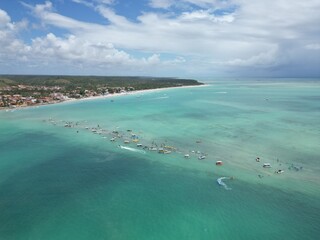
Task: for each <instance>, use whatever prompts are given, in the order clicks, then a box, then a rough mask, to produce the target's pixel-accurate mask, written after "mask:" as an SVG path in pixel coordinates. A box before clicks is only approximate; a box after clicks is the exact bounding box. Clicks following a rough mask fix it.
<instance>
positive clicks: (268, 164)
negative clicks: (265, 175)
mask: <svg viewBox="0 0 320 240" xmlns="http://www.w3.org/2000/svg"><path fill="white" fill-rule="evenodd" d="M263 167H264V168H271V165H270V163H264V164H263Z"/></svg>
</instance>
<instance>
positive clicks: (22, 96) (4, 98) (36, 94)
mask: <svg viewBox="0 0 320 240" xmlns="http://www.w3.org/2000/svg"><path fill="white" fill-rule="evenodd" d="M134 90H135V89H134V88H133V87H127V88H125V87H118V88H107V87H105V88H98V89H97V91H94V90H89V89H84V90H82V89H81V88H80V87H78V88H76V89H75V90H71V91H67V90H66V89H65V88H63V87H59V86H53V87H48V86H28V85H17V86H6V87H0V108H17V107H27V106H34V105H41V104H53V103H59V102H64V101H67V100H70V99H81V98H89V97H97V96H106V95H108V94H114V93H127V92H131V91H134Z"/></svg>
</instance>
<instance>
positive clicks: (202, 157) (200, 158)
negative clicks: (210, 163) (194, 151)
mask: <svg viewBox="0 0 320 240" xmlns="http://www.w3.org/2000/svg"><path fill="white" fill-rule="evenodd" d="M205 158H206V156H204V155H201V156H199V157H198V159H199V160H203V159H205Z"/></svg>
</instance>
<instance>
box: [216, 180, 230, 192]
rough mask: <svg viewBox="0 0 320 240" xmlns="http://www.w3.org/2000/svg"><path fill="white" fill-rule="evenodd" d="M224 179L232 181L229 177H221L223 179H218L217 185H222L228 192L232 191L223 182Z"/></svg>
mask: <svg viewBox="0 0 320 240" xmlns="http://www.w3.org/2000/svg"><path fill="white" fill-rule="evenodd" d="M224 179H230V178H229V177H221V178H218V179H217V183H218V184H219V185H220V186H223V187H224V188H225V189H226V190H231V189H232V188H229V187H228V185H227V184H225V183H224V182H223V181H222V180H224Z"/></svg>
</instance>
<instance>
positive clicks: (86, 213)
mask: <svg viewBox="0 0 320 240" xmlns="http://www.w3.org/2000/svg"><path fill="white" fill-rule="evenodd" d="M301 82H303V84H301ZM319 90H320V84H319V81H316V80H313V81H308V80H306V79H304V81H300V82H299V81H294V80H283V79H271V80H269V79H266V80H259V81H253V80H247V81H244V80H243V81H212V82H207V84H206V86H205V87H183V88H170V89H157V90H150V91H142V92H134V93H133V94H124V95H120V96H119V97H118V95H116V96H114V95H112V96H110V97H109V96H107V97H99V98H94V99H90V101H86V100H88V99H83V100H79V101H77V100H76V101H68V102H65V103H66V104H51V105H46V106H41V107H38V108H35V107H32V108H25V109H24V110H23V111H13V112H11V111H8V112H6V111H1V112H0V123H1V124H0V132H1V134H0V151H1V161H0V176H1V177H0V203H1V204H0V212H1V215H0V237H2V238H3V239H15V240H19V239H26V238H29V239H49V240H50V239H66V238H67V239H77V240H78V239H80V240H81V239H89V238H90V239H166V240H167V239H226V240H228V239H240V240H241V239H244V240H247V239H262V240H264V239H266V240H267V239H279V240H280V239H281V240H282V239H297V240H298V239H299V240H300V239H310V240H311V239H316V238H317V236H318V235H319V233H320V226H319V223H318V221H317V219H319V217H320V215H319V209H320V205H319V202H320V201H319V200H320V191H319V188H318V182H319V180H320V179H319V176H320V175H319V170H320V169H319V142H320V139H319V133H320V129H319V124H318V119H319V117H320V116H319V111H318V109H320V106H319V101H317V99H318V93H319ZM113 97H116V98H114V99H113ZM111 99H113V100H114V101H113V102H111V101H110V100H111ZM113 137H116V139H115V141H110V140H111V139H112V138H113ZM126 140H128V143H125V141H126ZM133 140H138V141H133ZM138 143H139V144H141V145H142V146H141V147H140V146H138V145H137V144H138ZM145 146H147V147H148V148H144V147H145ZM153 147H154V148H157V151H153V150H151V148H153ZM166 147H171V150H170V153H167V154H164V151H160V153H159V148H163V150H164V149H169V148H166ZM187 154H188V155H189V157H187V158H186V157H185V155H187ZM200 156H205V158H204V159H201V160H200V159H199V157H200ZM257 158H259V159H257ZM218 161H221V162H222V165H217V162H218ZM265 164H270V168H269V167H263V166H264V165H265ZM279 170H282V171H283V172H279ZM266 226H267V227H266Z"/></svg>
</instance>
